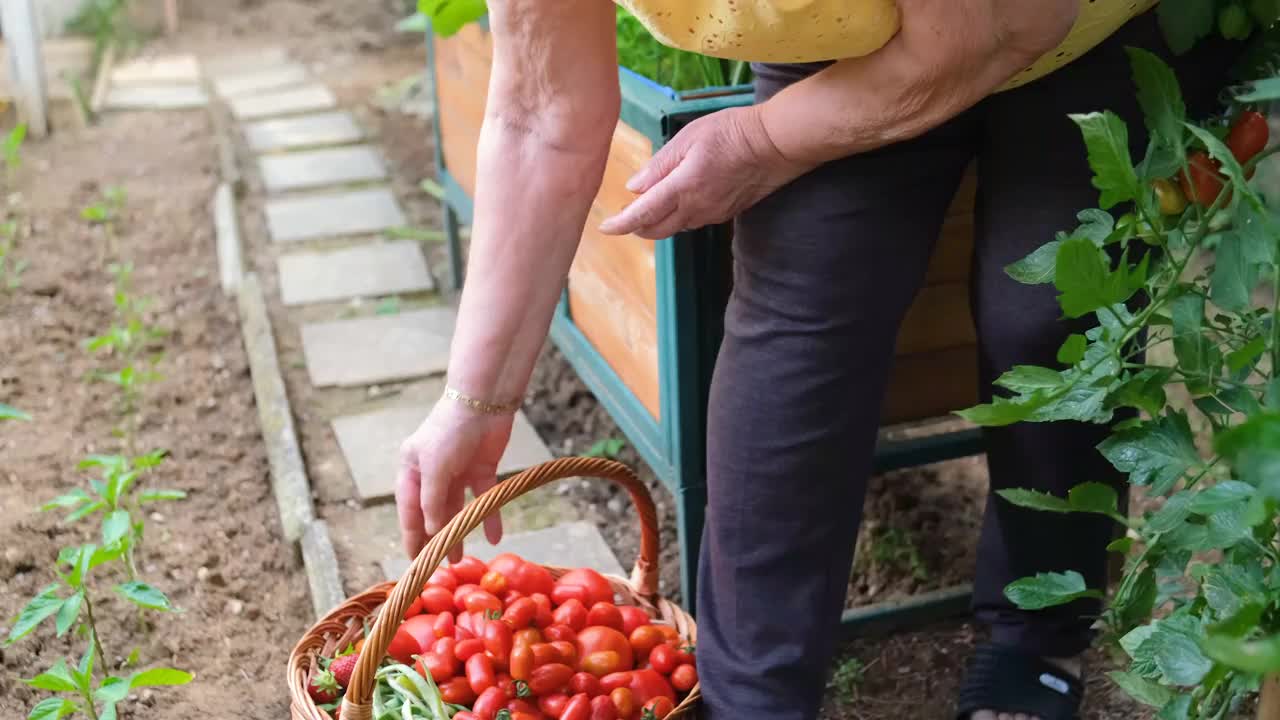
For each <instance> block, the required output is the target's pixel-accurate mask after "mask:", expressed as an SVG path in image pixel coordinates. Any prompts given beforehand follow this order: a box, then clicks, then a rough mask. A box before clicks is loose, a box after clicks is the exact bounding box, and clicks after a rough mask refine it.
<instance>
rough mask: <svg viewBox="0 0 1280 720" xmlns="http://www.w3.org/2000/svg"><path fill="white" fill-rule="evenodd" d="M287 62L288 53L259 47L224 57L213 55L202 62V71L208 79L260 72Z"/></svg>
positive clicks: (277, 48)
mask: <svg viewBox="0 0 1280 720" xmlns="http://www.w3.org/2000/svg"><path fill="white" fill-rule="evenodd" d="M288 61H289V53H288V51H286V50H285V49H284V48H282V47H260V48H253V49H248V50H240V51H237V52H234V53H228V54H225V55H214V56H210V57H206V58H204V59H203V60H202V63H201V64H203V65H204V71H205V73H206V74H208V75H209V76H210V77H215V78H216V77H221V76H223V75H234V74H238V73H244V72H250V71H253V70H260V69H262V68H264V67H270V66H272V65H279V64H281V63H285V62H288Z"/></svg>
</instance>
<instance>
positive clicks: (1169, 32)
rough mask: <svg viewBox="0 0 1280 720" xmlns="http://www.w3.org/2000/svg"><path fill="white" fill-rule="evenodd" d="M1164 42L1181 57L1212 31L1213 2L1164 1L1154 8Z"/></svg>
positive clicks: (1193, 0) (1213, 18) (1192, 0)
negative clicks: (1162, 32)
mask: <svg viewBox="0 0 1280 720" xmlns="http://www.w3.org/2000/svg"><path fill="white" fill-rule="evenodd" d="M1156 14H1157V16H1158V17H1159V19H1160V29H1161V30H1163V31H1164V39H1165V42H1167V43H1168V44H1169V49H1170V50H1172V51H1173V52H1174V54H1176V55H1182V54H1184V53H1186V52H1188V51H1189V50H1191V48H1193V47H1195V44H1196V43H1197V42H1199V41H1200V40H1202V39H1203V38H1205V37H1208V35H1209V33H1210V32H1212V31H1213V28H1214V20H1215V19H1216V13H1215V9H1214V0H1164V2H1161V3H1160V4H1159V5H1158V6H1157V7H1156Z"/></svg>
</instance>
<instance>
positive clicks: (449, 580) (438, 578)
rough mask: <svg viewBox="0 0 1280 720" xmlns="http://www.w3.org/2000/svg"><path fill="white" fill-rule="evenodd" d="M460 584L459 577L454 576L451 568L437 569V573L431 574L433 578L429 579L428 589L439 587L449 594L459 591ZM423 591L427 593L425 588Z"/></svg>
mask: <svg viewBox="0 0 1280 720" xmlns="http://www.w3.org/2000/svg"><path fill="white" fill-rule="evenodd" d="M458 584H459V583H458V576H457V575H454V574H453V571H452V570H450V569H449V568H443V567H442V568H436V571H435V572H433V573H431V577H429V578H427V586H428V587H430V586H432V585H438V586H440V587H442V588H444V589H445V590H448V591H449V592H453V591H454V590H457V589H458ZM423 590H424V591H425V590H426V588H423Z"/></svg>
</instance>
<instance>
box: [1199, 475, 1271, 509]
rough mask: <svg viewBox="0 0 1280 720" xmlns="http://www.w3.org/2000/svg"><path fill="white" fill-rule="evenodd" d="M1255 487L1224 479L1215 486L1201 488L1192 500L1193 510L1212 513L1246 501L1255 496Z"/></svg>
mask: <svg viewBox="0 0 1280 720" xmlns="http://www.w3.org/2000/svg"><path fill="white" fill-rule="evenodd" d="M1254 492H1255V490H1254V487H1253V486H1252V485H1250V484H1248V483H1242V482H1240V481H1239V480H1224V481H1222V482H1220V483H1218V484H1216V485H1214V486H1213V487H1210V488H1208V489H1205V490H1201V491H1200V492H1198V493H1196V494H1195V496H1194V497H1193V498H1192V500H1191V506H1190V509H1191V512H1193V513H1195V514H1197V515H1212V514H1214V513H1216V512H1220V511H1222V510H1226V509H1227V508H1229V507H1231V506H1233V505H1239V504H1241V503H1244V502H1245V501H1247V500H1249V499H1250V498H1252V497H1253V494H1254Z"/></svg>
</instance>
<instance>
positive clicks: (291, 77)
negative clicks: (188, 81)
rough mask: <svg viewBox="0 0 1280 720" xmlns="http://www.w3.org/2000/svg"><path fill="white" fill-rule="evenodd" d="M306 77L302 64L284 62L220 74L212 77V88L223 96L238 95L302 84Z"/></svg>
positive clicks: (305, 70)
mask: <svg viewBox="0 0 1280 720" xmlns="http://www.w3.org/2000/svg"><path fill="white" fill-rule="evenodd" d="M308 77H309V75H308V73H307V69H306V68H305V67H303V66H302V65H299V64H297V63H285V64H283V65H276V66H273V67H266V68H258V69H255V70H249V71H247V72H243V73H234V74H227V75H221V76H219V77H217V78H214V81H213V89H214V91H215V92H217V93H218V94H219V95H221V96H222V97H224V98H231V97H239V96H242V95H253V94H256V93H261V92H264V91H267V90H279V89H280V88H287V87H291V86H294V85H302V84H304V83H306V82H307V78H308Z"/></svg>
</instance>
